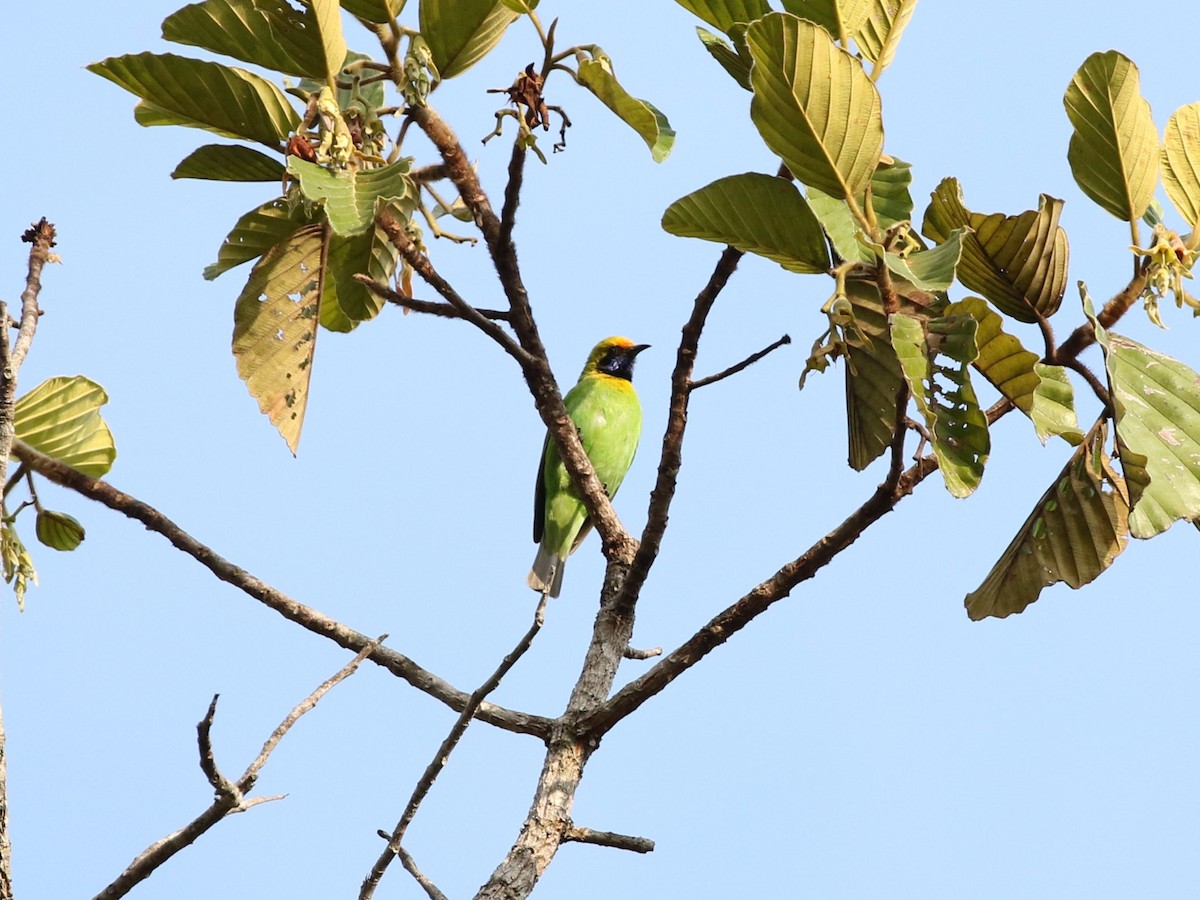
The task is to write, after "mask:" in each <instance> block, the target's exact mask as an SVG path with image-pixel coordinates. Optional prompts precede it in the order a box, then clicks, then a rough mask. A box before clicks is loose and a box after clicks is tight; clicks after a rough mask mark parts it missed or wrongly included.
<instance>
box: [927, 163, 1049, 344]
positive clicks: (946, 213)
mask: <svg viewBox="0 0 1200 900" xmlns="http://www.w3.org/2000/svg"><path fill="white" fill-rule="evenodd" d="M1062 206H1063V202H1062V201H1061V200H1055V199H1054V198H1053V197H1049V196H1047V195H1046V194H1042V195H1041V198H1040V199H1039V201H1038V209H1037V212H1034V211H1033V210H1026V211H1025V212H1023V213H1021V214H1020V215H1017V216H1006V215H1004V214H1003V213H992V214H991V215H983V214H982V213H974V212H971V211H970V210H968V209H967V208H966V205H965V204H964V201H963V195H962V188H960V187H959V184H958V179H957V178H945V179H943V180H942V182H941V184H939V185H938V186H937V188H936V189H935V190H934V192H933V196H932V201H931V202H930V204H929V207H928V209H926V211H925V222H924V224H923V225H922V231H923V232H924V234H925V235H926V237H928V238H929V239H930V240H933V241H936V242H938V243H942V242H943V241H946V240H948V239H949V238H950V236H951V235H952V234H953V233H954V231H955V229H958V228H963V227H966V228H970V229H972V231H973V232H974V234H968V235H966V236H965V237H964V238H963V253H962V259H961V260H960V261H959V264H958V270H957V275H958V280H959V281H961V282H962V283H963V284H964V285H966V286H967V287H968V288H970V289H971V290H973V291H978V292H979V293H980V294H983V296H984V297H986V298H987V299H988V300H990V301H991V302H992V303H994V304H995V305H996V308H997V309H999V310H1000V311H1001V312H1002V313H1004V314H1005V315H1008V316H1011V317H1012V318H1014V319H1017V320H1018V321H1020V322H1036V321H1037V313H1041V314H1042V315H1043V316H1047V317H1048V316H1052V315H1054V313H1055V312H1057V310H1058V307H1059V305H1060V304H1061V303H1062V297H1063V292H1064V291H1065V290H1066V284H1067V261H1068V258H1069V255H1070V254H1069V251H1068V247H1067V234H1066V232H1065V231H1063V230H1062V228H1061V227H1060V226H1059V224H1058V219H1059V215H1060V214H1061V213H1062ZM1035 310H1036V312H1035Z"/></svg>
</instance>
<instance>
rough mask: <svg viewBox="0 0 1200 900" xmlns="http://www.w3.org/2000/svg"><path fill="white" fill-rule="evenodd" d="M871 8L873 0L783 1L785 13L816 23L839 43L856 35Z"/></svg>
mask: <svg viewBox="0 0 1200 900" xmlns="http://www.w3.org/2000/svg"><path fill="white" fill-rule="evenodd" d="M873 6H874V2H873V0H783V8H784V11H785V12H790V13H791V14H792V15H794V16H799V17H800V18H801V19H808V20H809V21H810V22H816V23H817V24H818V25H820V26H821V27H822V28H824V29H825V30H826V31H828V32H829V33H830V34H831V35H833V38H834V39H835V40H839V41H840V40H843V39H849V38H851V37H853V36H854V35H856V34H857V33H858V31H859V29H860V28H862V26H863V24H864V23H865V22H866V20H867V16H868V15H869V14H870V13H871V10H872V7H873ZM843 46H844V45H843Z"/></svg>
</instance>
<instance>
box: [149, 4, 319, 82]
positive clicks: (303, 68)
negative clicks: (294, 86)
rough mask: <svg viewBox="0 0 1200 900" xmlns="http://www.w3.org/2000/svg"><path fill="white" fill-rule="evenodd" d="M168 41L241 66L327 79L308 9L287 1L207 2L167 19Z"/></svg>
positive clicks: (165, 36) (163, 29) (314, 25)
mask: <svg viewBox="0 0 1200 900" xmlns="http://www.w3.org/2000/svg"><path fill="white" fill-rule="evenodd" d="M162 36H163V39H164V40H168V41H174V42H175V43H177V44H190V45H191V46H193V47H202V48H204V49H205V50H211V51H212V52H213V53H220V54H222V55H223V56H231V57H233V58H234V59H240V60H241V61H242V62H247V63H251V64H253V65H256V66H262V67H263V68H264V69H273V70H275V71H277V72H286V73H287V74H289V75H298V76H300V77H302V78H303V77H308V78H318V79H319V78H324V77H325V67H324V60H323V57H322V55H321V38H320V35H319V34H318V33H317V29H316V23H315V22H314V20H313V17H312V13H311V11H310V10H309V9H308V8H304V9H296V8H295V7H293V6H291V5H290V4H288V3H286V2H285V0H204V2H203V3H193V4H191V5H190V6H185V7H183V8H182V9H180V10H177V11H176V12H173V13H171V15H169V16H167V18H166V19H164V20H163V23H162Z"/></svg>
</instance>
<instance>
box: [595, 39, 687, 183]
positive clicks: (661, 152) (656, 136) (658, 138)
mask: <svg viewBox="0 0 1200 900" xmlns="http://www.w3.org/2000/svg"><path fill="white" fill-rule="evenodd" d="M575 77H576V79H577V80H578V81H579V83H580V84H581V85H583V86H584V87H585V88H587V89H588V90H589V91H591V92H592V93H593V94H595V95H596V96H597V97H598V98H599V99H600V102H601V103H603V104H604V105H605V106H607V107H608V108H609V109H611V110H612V111H613V112H615V113H616V114H617V116H618V117H619V118H620V119H621V121H622V122H624V123H625V124H626V125H628V126H629V127H630V128H632V129H633V130H634V131H636V132H637V133H638V135H640V136H641V138H642V140H643V141H645V142H646V146H647V147H649V148H650V155H651V156H652V157H654V161H655V162H662V161H663V160H664V159H666V158H667V156H669V155H670V153H671V148H672V147H673V146H675V131H674V129H672V128H671V123H670V122H668V121H667V117H666V116H664V115H663V114H662V113H661V112H659V111H658V110H657V109H656V108H655V107H654V105H653V104H651V103H648V102H647V101H645V100H639V99H638V98H637V97H633V96H630V94H629V93H628V92H626V90H625V88H623V87H621V84H620V82H618V81H617V79H616V76H615V75H613V72H612V63H611V61H610V60H609V59H608V58H607V57H602V58H599V59H587V60H584V61H583V62H581V63H580V64H579V71H578V72H577V73H576V76H575Z"/></svg>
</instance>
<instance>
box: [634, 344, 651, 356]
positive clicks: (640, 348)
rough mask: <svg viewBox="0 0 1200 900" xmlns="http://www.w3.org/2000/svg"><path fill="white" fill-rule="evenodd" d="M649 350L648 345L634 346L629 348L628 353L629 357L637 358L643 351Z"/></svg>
mask: <svg viewBox="0 0 1200 900" xmlns="http://www.w3.org/2000/svg"><path fill="white" fill-rule="evenodd" d="M649 349H650V345H649V344H634V345H633V346H632V347H630V348H629V353H630V355H631V356H637V355H638V354H639V353H641V352H642V351H643V350H649Z"/></svg>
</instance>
